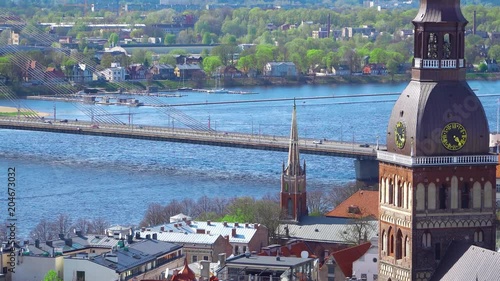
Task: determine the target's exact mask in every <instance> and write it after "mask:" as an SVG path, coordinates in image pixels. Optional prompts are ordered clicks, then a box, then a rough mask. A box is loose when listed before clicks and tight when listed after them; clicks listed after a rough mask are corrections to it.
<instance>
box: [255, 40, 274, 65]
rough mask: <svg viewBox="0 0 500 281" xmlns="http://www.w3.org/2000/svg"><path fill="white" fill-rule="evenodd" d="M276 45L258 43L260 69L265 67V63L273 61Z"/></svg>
mask: <svg viewBox="0 0 500 281" xmlns="http://www.w3.org/2000/svg"><path fill="white" fill-rule="evenodd" d="M275 48H276V47H274V46H272V45H267V44H265V45H258V46H257V49H256V52H255V60H256V63H257V65H256V67H257V69H258V70H259V71H261V70H262V69H263V68H264V65H265V64H266V63H268V62H272V61H273V58H274V56H273V52H274V50H275Z"/></svg>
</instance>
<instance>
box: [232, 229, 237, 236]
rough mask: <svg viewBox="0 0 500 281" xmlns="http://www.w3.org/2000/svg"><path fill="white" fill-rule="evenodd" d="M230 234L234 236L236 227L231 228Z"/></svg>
mask: <svg viewBox="0 0 500 281" xmlns="http://www.w3.org/2000/svg"><path fill="white" fill-rule="evenodd" d="M231 236H232V237H236V228H233V229H231Z"/></svg>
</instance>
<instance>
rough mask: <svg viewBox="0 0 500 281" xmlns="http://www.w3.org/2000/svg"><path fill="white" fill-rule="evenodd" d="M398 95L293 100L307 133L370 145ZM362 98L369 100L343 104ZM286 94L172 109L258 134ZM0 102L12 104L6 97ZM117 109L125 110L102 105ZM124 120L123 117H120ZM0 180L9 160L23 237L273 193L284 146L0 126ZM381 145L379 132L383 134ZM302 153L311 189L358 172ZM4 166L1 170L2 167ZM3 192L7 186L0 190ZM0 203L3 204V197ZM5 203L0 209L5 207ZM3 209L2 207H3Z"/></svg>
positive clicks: (148, 113) (371, 89)
mask: <svg viewBox="0 0 500 281" xmlns="http://www.w3.org/2000/svg"><path fill="white" fill-rule="evenodd" d="M499 85H500V83H498V82H488V83H484V82H480V83H476V84H475V85H473V83H471V87H472V88H479V89H480V90H479V92H478V93H479V94H494V92H493V90H492V89H494V88H495V87H496V88H498V86H499ZM405 86H406V84H395V85H358V86H352V87H349V86H343V87H341V86H338V87H329V86H322V87H311V86H305V87H298V88H274V89H269V88H258V89H245V90H249V91H256V92H259V93H260V94H258V95H249V96H240V95H204V94H189V96H187V97H182V98H175V99H165V102H166V103H185V102H193V101H200V100H201V101H205V100H206V101H217V100H238V99H264V98H282V97H300V96H327V95H332V94H335V95H339V96H341V95H347V94H355V93H384V92H398V91H401V90H402V89H404V87H405ZM391 99H393V100H395V99H396V96H393V97H392V96H389V97H387V96H385V97H377V98H374V97H366V98H357V99H353V98H350V99H325V100H307V101H299V100H298V101H297V118H298V126H299V134H300V135H301V136H304V137H309V138H324V137H326V138H328V139H332V140H340V139H341V138H342V139H343V140H344V141H351V140H352V139H353V138H354V139H355V141H357V142H370V143H374V142H375V140H376V136H377V135H380V136H384V134H385V133H384V132H385V131H386V124H387V120H388V118H389V114H390V110H391V108H392V105H393V101H390V102H384V101H385V100H391ZM481 100H482V101H483V104H484V105H485V109H486V111H487V115H488V117H489V119H490V127H491V126H492V124H496V123H494V122H496V118H495V117H496V100H497V98H496V97H487V98H481ZM353 101H354V102H358V101H365V102H366V101H370V102H368V103H354V104H345V103H350V102H353ZM21 102H22V104H27V105H28V106H29V107H31V108H33V109H35V110H39V111H44V112H52V110H53V106H54V105H56V106H57V108H58V117H59V118H68V119H74V118H78V119H81V120H84V119H89V118H88V117H86V116H84V115H83V113H81V112H80V111H79V110H78V109H76V108H75V107H74V106H73V105H71V104H68V103H54V102H47V101H31V100H29V101H28V100H23V101H21ZM292 104H293V102H292V101H286V102H276V103H255V104H234V105H225V106H222V105H213V106H192V107H178V108H177V109H179V110H181V111H182V112H184V113H186V114H187V115H189V116H191V117H193V118H195V119H197V120H200V123H201V124H206V125H207V126H208V124H207V123H208V116H210V118H211V126H212V128H214V127H215V128H216V129H217V130H219V131H229V132H231V131H234V132H246V133H251V132H253V133H254V134H255V135H258V134H259V132H260V133H263V134H269V135H284V136H287V135H288V134H289V131H290V118H291V109H292ZM0 105H6V106H16V104H15V103H14V104H12V103H11V102H9V101H0ZM103 108H104V109H106V110H107V111H109V112H111V113H118V114H123V113H127V112H128V111H129V109H128V108H123V107H118V106H110V107H103ZM130 110H131V112H132V113H135V115H134V119H133V122H134V124H152V125H163V126H175V127H177V126H179V125H180V124H172V122H171V121H170V118H169V117H168V116H167V117H165V115H164V114H162V113H159V112H158V111H157V110H155V109H153V108H147V107H142V108H132V109H130ZM119 116H120V118H122V119H123V122H125V123H127V122H128V120H127V119H128V117H127V116H123V115H119ZM0 139H1V141H0V159H1V161H0V180H1V181H3V182H6V171H7V167H11V166H14V167H16V171H17V186H18V187H17V205H16V207H17V209H16V211H17V215H18V218H19V222H18V224H19V236H26V235H27V234H28V233H29V231H30V230H31V229H32V228H33V227H34V225H36V223H38V222H39V221H40V220H41V219H42V218H47V219H49V220H50V219H51V218H53V217H55V216H56V215H57V214H58V213H67V214H69V215H70V216H71V217H72V218H73V219H74V220H76V219H77V218H80V217H84V218H91V219H92V218H97V217H105V218H106V219H108V220H109V221H110V222H112V223H120V224H128V223H133V224H137V223H139V222H140V220H141V219H142V217H143V214H144V210H145V209H146V208H147V206H148V204H150V203H151V202H159V203H161V204H166V203H168V202H169V201H170V200H172V199H180V200H181V199H183V198H185V197H191V198H193V199H197V198H199V197H201V196H204V195H206V196H209V197H216V196H223V197H236V196H254V197H257V198H260V197H262V196H263V195H265V194H268V193H275V192H279V186H280V174H281V167H282V162H283V161H286V157H287V154H286V153H284V152H273V151H260V150H247V149H234V148H225V147H213V146H201V145H193V144H182V143H168V142H154V141H145V140H131V139H118V138H106V137H97V136H80V135H64V134H54V133H43V132H28V131H14V130H0ZM380 141H381V143H384V142H385V140H384V139H383V138H381V139H380ZM302 159H306V161H307V173H308V174H307V176H308V188H309V189H325V190H328V189H329V188H330V187H332V186H333V185H338V184H342V183H345V182H348V181H352V180H353V179H354V168H353V161H352V159H344V158H335V157H326V156H313V155H302ZM1 171H4V172H1ZM3 193H4V194H5V192H3ZM0 198H1V199H0V206H4V207H6V204H7V203H6V202H7V201H6V200H5V199H3V198H5V196H1V197H0ZM2 208H3V207H2ZM3 212H4V213H5V212H6V211H5V208H4V211H3ZM1 218H3V215H0V219H1Z"/></svg>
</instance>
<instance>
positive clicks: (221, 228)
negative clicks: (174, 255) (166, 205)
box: [141, 216, 264, 243]
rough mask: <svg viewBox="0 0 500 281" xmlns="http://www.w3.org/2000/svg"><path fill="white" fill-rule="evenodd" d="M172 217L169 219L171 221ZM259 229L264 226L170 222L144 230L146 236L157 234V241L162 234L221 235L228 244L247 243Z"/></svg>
mask: <svg viewBox="0 0 500 281" xmlns="http://www.w3.org/2000/svg"><path fill="white" fill-rule="evenodd" d="M174 217H175V216H174ZM174 217H171V219H172V218H174ZM181 218H182V216H181ZM261 227H264V226H263V225H261V224H242V223H224V222H208V221H189V220H188V221H180V222H172V223H168V224H163V225H158V226H154V227H148V228H145V231H146V232H148V231H149V232H148V233H147V234H153V233H158V239H159V240H164V239H163V238H160V237H165V236H164V235H162V234H164V233H182V234H183V236H189V235H184V234H198V236H219V235H222V236H223V237H225V236H228V237H229V242H230V243H249V242H250V241H251V240H252V238H253V237H254V236H255V234H256V233H257V230H258V229H259V228H261ZM233 229H235V230H233ZM233 231H234V234H235V235H234V236H233ZM143 233H144V232H141V236H143ZM200 234H203V235H200ZM144 235H145V234H144ZM184 239H185V238H184ZM188 239H190V238H188ZM198 239H201V238H198ZM207 239H208V238H207ZM164 241H168V240H164ZM178 242H180V241H178Z"/></svg>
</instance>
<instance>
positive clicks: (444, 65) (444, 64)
mask: <svg viewBox="0 0 500 281" xmlns="http://www.w3.org/2000/svg"><path fill="white" fill-rule="evenodd" d="M457 61H458V67H459V68H463V67H464V65H465V64H464V59H458V60H456V59H452V60H430V59H421V58H415V68H426V69H453V68H457Z"/></svg>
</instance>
